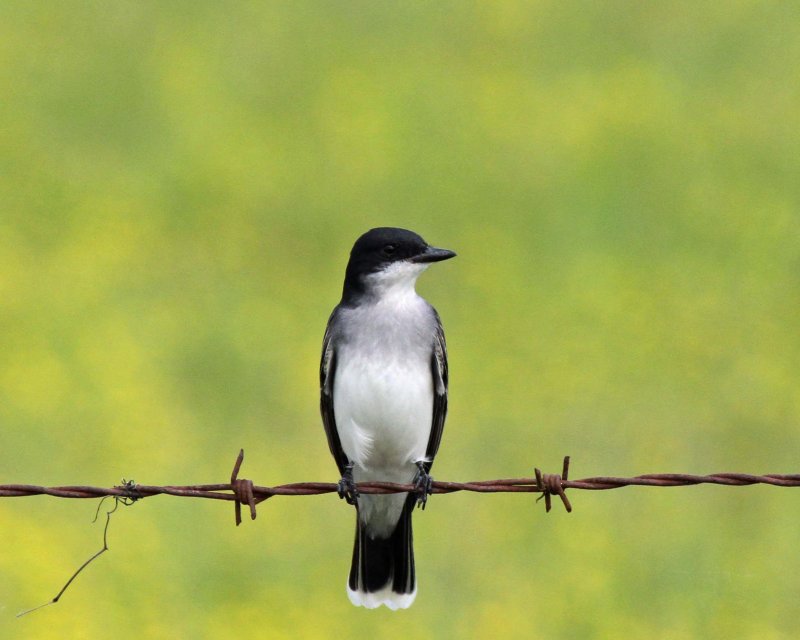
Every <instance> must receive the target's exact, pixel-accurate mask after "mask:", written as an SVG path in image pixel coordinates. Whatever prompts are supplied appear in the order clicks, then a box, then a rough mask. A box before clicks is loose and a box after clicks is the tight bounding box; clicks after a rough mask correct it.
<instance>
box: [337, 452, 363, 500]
mask: <svg viewBox="0 0 800 640" xmlns="http://www.w3.org/2000/svg"><path fill="white" fill-rule="evenodd" d="M336 491H337V493H338V494H339V497H340V498H343V499H344V500H346V501H347V504H355V503H356V498H358V488H357V487H356V483H355V481H354V480H353V463H352V462H350V463H348V464H347V465H346V466H345V468H344V474H342V479H341V480H339V484H338V486H337V487H336Z"/></svg>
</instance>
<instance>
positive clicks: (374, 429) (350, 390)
mask: <svg viewBox="0 0 800 640" xmlns="http://www.w3.org/2000/svg"><path fill="white" fill-rule="evenodd" d="M343 313H344V314H346V315H347V317H346V318H343V320H345V323H344V326H347V327H348V330H347V334H346V335H345V336H344V339H343V340H342V341H341V342H340V345H339V348H338V353H337V361H338V366H337V370H336V378H335V381H334V388H333V405H334V408H335V414H336V426H337V429H338V432H339V439H340V441H341V444H342V449H343V450H344V452H345V454H346V455H347V457H348V458H349V459H350V460H351V461H352V462H353V463H354V464H355V469H354V474H355V479H356V482H358V480H359V479H361V480H387V481H394V482H408V481H409V480H410V479H411V478H413V476H414V473H415V471H416V468H415V466H414V462H416V461H418V460H421V459H423V458H424V456H425V450H426V448H427V445H428V438H429V437H430V431H431V420H432V414H433V382H432V374H431V369H430V366H431V365H430V361H431V348H432V340H433V339H432V337H433V330H434V326H435V325H434V323H435V320H434V316H433V312H432V311H431V309H430V307H429V306H428V304H427V303H426V302H425V301H424V300H423V299H422V298H420V297H419V296H417V295H416V293H414V291H413V288H412V289H411V290H410V294H409V293H408V292H407V291H405V292H404V291H398V295H396V296H384V297H383V298H381V300H380V301H379V302H376V303H374V304H369V305H362V306H360V307H357V308H355V309H348V310H345V311H344V312H343Z"/></svg>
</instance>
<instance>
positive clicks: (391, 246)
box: [383, 244, 397, 256]
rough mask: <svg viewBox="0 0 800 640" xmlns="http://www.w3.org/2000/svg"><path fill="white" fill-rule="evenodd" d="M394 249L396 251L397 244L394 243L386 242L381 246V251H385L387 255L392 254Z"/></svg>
mask: <svg viewBox="0 0 800 640" xmlns="http://www.w3.org/2000/svg"><path fill="white" fill-rule="evenodd" d="M395 251H397V245H395V244H387V245H385V246H384V247H383V252H384V253H385V254H386V255H387V256H390V255H392V254H393V253H394V252H395Z"/></svg>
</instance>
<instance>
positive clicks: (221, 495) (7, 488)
mask: <svg viewBox="0 0 800 640" xmlns="http://www.w3.org/2000/svg"><path fill="white" fill-rule="evenodd" d="M243 460H244V451H240V452H239V456H238V457H237V459H236V463H235V465H234V468H233V473H232V474H231V481H230V482H229V483H221V484H200V485H187V486H178V485H167V486H150V485H142V484H134V483H133V482H126V483H124V484H122V485H117V486H114V487H107V488H106V487H87V486H61V487H42V486H37V485H23V484H4V485H0V498H11V497H25V496H35V495H47V496H53V497H56V498H102V497H104V496H115V497H118V498H125V499H128V500H140V499H143V498H148V497H150V496H155V495H170V496H179V497H184V498H206V499H211V500H227V501H232V502H234V503H235V509H236V513H235V515H236V524H237V525H238V524H240V523H241V505H242V504H246V505H248V507H249V509H250V517H251V519H253V520H254V519H255V518H256V505H257V504H258V503H259V502H263V501H264V500H267V499H268V498H272V497H273V496H310V495H322V494H326V493H336V492H337V489H338V485H337V484H336V483H333V482H295V483H291V484H282V485H276V486H273V487H264V486H258V485H255V484H253V482H252V481H251V480H247V479H240V478H239V477H238V475H239V470H240V468H241V465H242V461H243ZM568 473H569V456H566V457H565V458H564V466H563V469H562V473H561V474H560V475H559V474H547V473H542V472H541V471H540V470H539V469H535V476H534V477H532V478H524V477H523V478H500V479H497V480H478V481H473V482H447V481H441V480H435V481H434V482H433V493H435V494H436V493H438V494H445V493H454V492H456V491H472V492H476V493H540V494H541V496H540V498H544V500H545V507H546V510H547V511H550V508H551V496H552V495H557V496H559V498H560V499H561V501H562V503H563V504H564V507H565V509H566V510H567V511H571V510H572V506H571V504H570V502H569V499H568V498H567V496H566V493H565V491H566V490H567V489H583V490H589V491H605V490H609V489H619V488H622V487H631V486H637V487H686V486H693V485H699V484H715V485H722V486H728V487H742V486H749V485H754V484H766V485H772V486H776V487H800V474H790V475H782V474H766V475H753V474H747V473H714V474H711V475H705V476H698V475H690V474H681V473H650V474H646V475H640V476H634V477H630V478H618V477H612V476H599V477H593V478H582V479H580V480H569V479H568ZM413 490H414V485H412V484H398V483H394V482H362V483H359V484H358V491H359V492H361V493H366V494H377V493H400V492H407V491H413Z"/></svg>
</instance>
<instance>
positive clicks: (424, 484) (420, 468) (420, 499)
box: [414, 460, 433, 510]
mask: <svg viewBox="0 0 800 640" xmlns="http://www.w3.org/2000/svg"><path fill="white" fill-rule="evenodd" d="M416 465H417V474H416V475H415V476H414V492H415V493H416V494H417V506H418V507H419V508H420V509H423V510H424V509H425V505H426V504H428V496H429V495H430V494H431V493H433V477H431V475H430V474H429V473H428V472H427V471H426V470H425V463H424V462H423V461H421V460H420V461H418V462H417V463H416Z"/></svg>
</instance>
